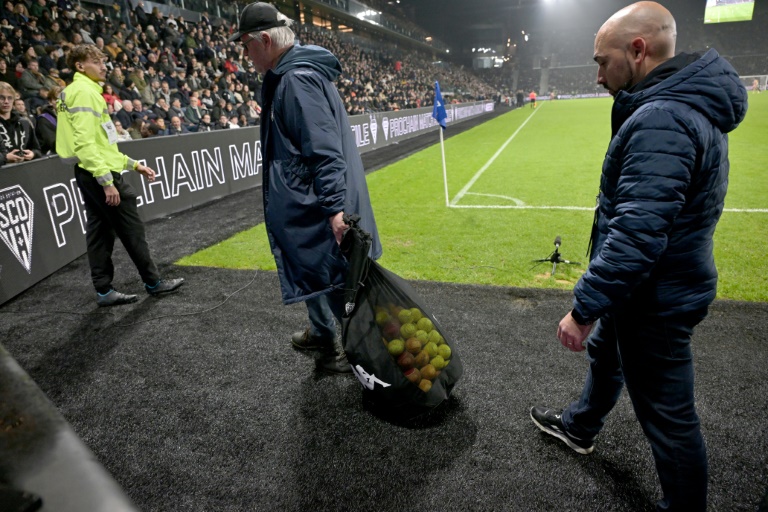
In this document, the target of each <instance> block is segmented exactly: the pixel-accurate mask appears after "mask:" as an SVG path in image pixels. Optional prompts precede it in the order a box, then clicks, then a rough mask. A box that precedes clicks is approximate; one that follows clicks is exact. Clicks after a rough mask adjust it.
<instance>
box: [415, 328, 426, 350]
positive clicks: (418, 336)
mask: <svg viewBox="0 0 768 512" xmlns="http://www.w3.org/2000/svg"><path fill="white" fill-rule="evenodd" d="M414 337H415V338H416V339H418V340H419V341H420V342H421V346H422V347H423V346H424V345H426V344H427V341H428V340H429V334H427V331H416V334H415V335H414Z"/></svg>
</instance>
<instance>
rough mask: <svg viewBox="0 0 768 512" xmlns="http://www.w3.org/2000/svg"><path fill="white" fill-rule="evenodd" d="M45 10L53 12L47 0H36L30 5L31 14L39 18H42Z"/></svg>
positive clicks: (49, 12)
mask: <svg viewBox="0 0 768 512" xmlns="http://www.w3.org/2000/svg"><path fill="white" fill-rule="evenodd" d="M44 12H47V13H48V14H49V15H50V14H51V9H50V8H49V7H48V3H47V2H46V0H34V1H33V2H32V5H31V6H30V7H29V15H30V16H34V17H35V18H37V19H40V18H42V17H43V13H44Z"/></svg>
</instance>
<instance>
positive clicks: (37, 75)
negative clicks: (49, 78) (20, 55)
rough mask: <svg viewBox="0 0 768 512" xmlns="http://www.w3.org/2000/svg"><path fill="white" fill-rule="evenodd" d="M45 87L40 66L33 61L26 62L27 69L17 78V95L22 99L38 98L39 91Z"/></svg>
mask: <svg viewBox="0 0 768 512" xmlns="http://www.w3.org/2000/svg"><path fill="white" fill-rule="evenodd" d="M43 87H45V76H43V74H42V73H41V72H40V64H39V63H38V62H37V60H35V59H31V60H29V61H28V62H27V69H25V70H24V72H23V73H22V74H21V77H20V78H19V94H21V97H22V98H23V99H25V100H26V99H28V98H32V97H35V96H39V94H40V89H42V88H43Z"/></svg>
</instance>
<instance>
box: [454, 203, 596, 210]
mask: <svg viewBox="0 0 768 512" xmlns="http://www.w3.org/2000/svg"><path fill="white" fill-rule="evenodd" d="M449 208H478V209H479V208H490V209H496V210H499V209H505V210H584V211H595V207H594V206H593V207H591V208H590V207H588V206H529V205H514V204H507V205H496V204H492V205H487V206H484V205H481V204H452V205H450V206H449Z"/></svg>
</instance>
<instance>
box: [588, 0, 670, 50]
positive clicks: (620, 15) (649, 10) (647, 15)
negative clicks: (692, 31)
mask: <svg viewBox="0 0 768 512" xmlns="http://www.w3.org/2000/svg"><path fill="white" fill-rule="evenodd" d="M601 36H602V37H606V38H609V39H610V40H611V41H612V42H614V43H615V44H618V45H622V44H624V45H629V44H630V43H631V41H632V40H633V39H635V38H637V37H641V38H643V39H644V40H645V42H646V46H647V50H646V52H647V53H648V55H649V57H652V58H656V59H660V60H661V61H662V62H663V61H665V60H667V59H671V58H672V57H674V55H675V40H676V39H677V26H676V24H675V18H673V17H672V13H671V12H669V11H668V10H667V9H666V8H665V7H664V6H663V5H661V4H658V3H656V2H637V3H635V4H632V5H630V6H627V7H625V8H624V9H622V10H620V11H619V12H617V13H616V14H614V15H613V16H611V17H610V18H608V21H606V22H605V23H604V24H603V26H602V27H600V31H599V32H598V33H597V39H599V38H600V37H601Z"/></svg>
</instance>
